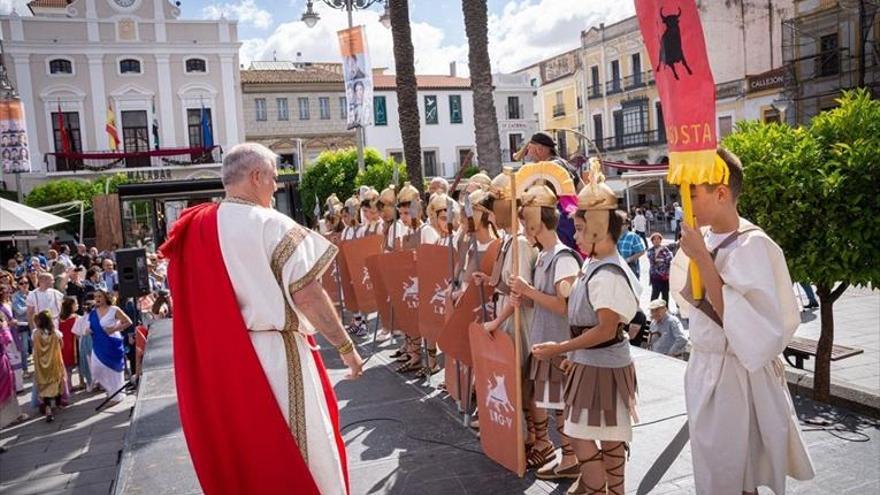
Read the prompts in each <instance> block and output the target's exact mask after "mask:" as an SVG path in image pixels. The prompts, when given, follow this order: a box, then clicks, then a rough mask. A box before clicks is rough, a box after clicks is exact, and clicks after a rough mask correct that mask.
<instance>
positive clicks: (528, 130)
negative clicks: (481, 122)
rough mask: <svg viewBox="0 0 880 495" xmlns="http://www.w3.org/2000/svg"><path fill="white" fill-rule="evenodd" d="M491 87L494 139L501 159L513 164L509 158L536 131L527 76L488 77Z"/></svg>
mask: <svg viewBox="0 0 880 495" xmlns="http://www.w3.org/2000/svg"><path fill="white" fill-rule="evenodd" d="M492 83H493V85H494V86H495V91H494V95H495V111H496V112H497V114H498V137H499V138H500V139H501V159H502V160H503V161H504V163H505V164H507V163H511V162H513V161H514V159H513V155H514V154H516V152H517V151H518V150H519V149H520V148H522V146H523V144H525V143H526V142H527V141H528V140H529V138H530V137H531V136H532V134H534V133H535V132H537V130H538V116H537V114H536V112H535V92H536V89H535V88H533V87H532V85H531V83H530V80H529V75H528V74H524V73H523V74H492Z"/></svg>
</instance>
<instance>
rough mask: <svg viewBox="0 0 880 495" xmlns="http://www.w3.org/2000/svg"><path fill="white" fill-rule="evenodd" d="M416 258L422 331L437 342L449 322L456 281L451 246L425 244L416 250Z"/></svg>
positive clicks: (420, 331)
mask: <svg viewBox="0 0 880 495" xmlns="http://www.w3.org/2000/svg"><path fill="white" fill-rule="evenodd" d="M416 261H417V262H416V274H417V275H416V276H417V277H418V279H419V333H420V334H421V335H422V337H425V338H426V339H428V340H431V341H434V342H436V341H437V336H438V335H439V334H440V332H441V330H443V326H444V325H445V324H446V311H447V309H448V308H447V304H446V302H447V299H448V298H449V286H450V282H451V281H452V277H451V276H450V273H449V248H448V247H443V246H435V245H433V244H422V245H421V246H419V248H418V249H417V250H416Z"/></svg>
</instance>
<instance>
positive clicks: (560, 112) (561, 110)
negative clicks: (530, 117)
mask: <svg viewBox="0 0 880 495" xmlns="http://www.w3.org/2000/svg"><path fill="white" fill-rule="evenodd" d="M564 115H565V104H564V103H559V104H557V105H553V116H554V117H562V116H564Z"/></svg>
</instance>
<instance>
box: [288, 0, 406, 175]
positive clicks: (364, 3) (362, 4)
mask: <svg viewBox="0 0 880 495" xmlns="http://www.w3.org/2000/svg"><path fill="white" fill-rule="evenodd" d="M320 1H321V2H323V3H324V4H325V5H327V6H328V7H331V8H334V9H337V10H344V11H345V12H346V13H347V14H348V27H349V28H352V27H354V21H353V19H352V14H353V13H354V11H355V10H363V9H367V8H369V7H371V6H372V5H373V4H376V3H382V4H384V5H385V10H384V11H383V12H382V15H381V16H380V17H379V22H380V23H382V25H383V26H385V28H390V27H391V16H390V15H389V14H388V3H387V2H386V1H385V0H320ZM314 3H315V2H314V0H307V2H306V11H305V12H303V15H302V21H303V22H304V23H305V24H306V26H308V27H310V28H311V27H315V24H317V23H318V21H319V20H320V19H321V16H320V15H318V13H317V12H315V10H314ZM355 134H356V136H357V157H358V171H363V170H364V127H363V126H361V125H358V127H357V129H356V131H355Z"/></svg>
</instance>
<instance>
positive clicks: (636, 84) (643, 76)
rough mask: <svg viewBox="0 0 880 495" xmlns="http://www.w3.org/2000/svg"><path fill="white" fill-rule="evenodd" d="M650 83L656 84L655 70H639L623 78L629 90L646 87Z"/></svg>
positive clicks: (626, 88) (625, 86)
mask: <svg viewBox="0 0 880 495" xmlns="http://www.w3.org/2000/svg"><path fill="white" fill-rule="evenodd" d="M649 84H654V71H652V70H649V71H645V72H637V73H635V74H633V75H631V76H627V77H625V78H624V79H623V87H624V89H625V90H627V91H629V90H631V89H638V88H644V87H645V86H647V85H649Z"/></svg>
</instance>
